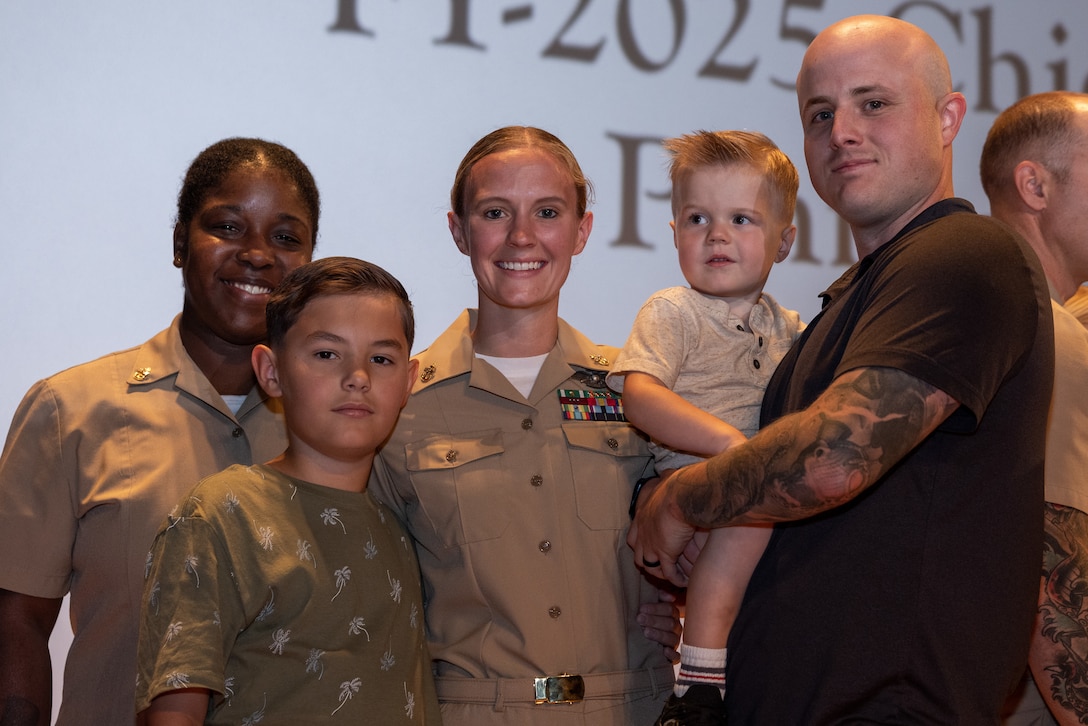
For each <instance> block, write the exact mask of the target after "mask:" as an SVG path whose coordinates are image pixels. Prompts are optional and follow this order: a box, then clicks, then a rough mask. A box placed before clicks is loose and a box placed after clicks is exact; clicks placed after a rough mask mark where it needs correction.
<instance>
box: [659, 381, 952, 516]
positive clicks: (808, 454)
mask: <svg viewBox="0 0 1088 726" xmlns="http://www.w3.org/2000/svg"><path fill="white" fill-rule="evenodd" d="M957 406H958V403H957V402H956V401H955V400H953V399H952V397H950V396H949V395H948V394H946V393H944V392H943V391H941V390H939V389H937V388H934V387H933V386H931V385H929V384H928V383H924V382H923V381H920V380H918V379H917V378H914V377H912V376H910V375H908V374H906V373H904V372H902V371H899V370H896V369H894V368H859V369H856V370H853V371H850V372H848V373H844V374H843V375H841V376H839V377H838V378H836V379H835V381H834V382H832V384H831V385H830V386H829V387H828V389H827V390H826V391H824V392H823V394H821V395H820V397H819V398H818V399H816V401H814V402H813V404H812V405H811V406H809V407H808V408H807V409H805V410H804V411H800V412H797V413H794V414H791V415H789V416H785V417H783V418H781V419H779V420H778V421H775V422H774V423H772V424H771V425H770V426H767V427H766V428H765V429H763V430H762V431H760V432H759V433H758V434H757V435H756V436H754V437H753V438H752V439H751V440H750V441H749V442H748V443H746V444H743V445H741V446H738V447H734V448H732V449H729V450H728V451H726V452H724V453H722V454H719V455H718V456H716V457H714V458H713V459H711V460H709V461H708V462H707V463H706V464H705V465H697V466H693V467H687V468H686V469H682V470H680V472H679V474H678V475H677V477H675V479H676V481H675V482H673V484H672V486H675V487H676V498H675V502H676V505H677V506H678V508H679V510H680V512H681V513H682V515H683V516H684V518H685V519H686V520H687V521H688V522H689V523H691V524H694V525H697V526H703V527H718V526H722V525H726V524H737V523H742V522H776V521H790V520H796V519H804V518H805V517H809V516H811V515H813V514H817V513H819V512H823V511H826V510H828V509H832V508H834V507H837V506H839V505H841V504H843V503H845V502H847V501H849V500H851V499H853V498H854V497H856V496H857V495H858V494H860V493H861V492H862V491H864V490H865V489H866V488H867V487H869V486H871V485H872V484H873V483H875V482H876V481H877V480H878V479H880V477H881V476H882V475H883V473H884V472H886V471H887V470H888V469H889V468H891V467H892V466H893V465H895V464H896V463H897V462H898V461H899V460H900V459H902V458H903V457H904V456H905V455H906V454H907V452H909V451H910V450H911V449H913V448H914V447H915V446H917V445H918V444H919V443H920V442H921V441H922V440H923V439H925V437H927V436H928V435H929V434H930V433H932V432H933V430H934V429H936V428H937V426H939V425H940V424H941V422H942V421H944V420H945V419H946V418H948V416H949V415H951V413H952V412H953V411H954V410H956V407H957Z"/></svg>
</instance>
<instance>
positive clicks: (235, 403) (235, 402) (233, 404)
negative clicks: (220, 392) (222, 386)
mask: <svg viewBox="0 0 1088 726" xmlns="http://www.w3.org/2000/svg"><path fill="white" fill-rule="evenodd" d="M245 400H246V396H223V401H224V402H225V403H226V404H227V408H229V409H230V412H231V413H233V414H234V415H235V416H237V415H238V409H240V408H241V407H242V403H243V402H244V401H245Z"/></svg>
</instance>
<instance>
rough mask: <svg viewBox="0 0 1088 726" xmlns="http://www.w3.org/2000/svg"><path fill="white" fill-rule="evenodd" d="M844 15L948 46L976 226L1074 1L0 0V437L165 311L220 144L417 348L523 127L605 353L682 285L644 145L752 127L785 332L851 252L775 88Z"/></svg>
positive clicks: (1059, 62)
mask: <svg viewBox="0 0 1088 726" xmlns="http://www.w3.org/2000/svg"><path fill="white" fill-rule="evenodd" d="M857 12H876V13H883V14H889V15H897V16H899V17H903V18H904V19H907V20H910V21H912V22H915V23H917V24H919V25H921V26H922V27H924V28H926V29H927V30H928V31H929V32H930V33H931V34H932V35H933V36H934V37H935V38H936V39H937V41H938V42H939V43H940V44H941V45H942V46H943V47H944V48H945V50H946V52H947V53H948V55H949V58H950V60H951V64H952V71H953V76H954V78H955V81H956V83H957V85H958V87H959V89H960V90H962V91H963V92H964V93H965V94H966V95H967V97H968V101H969V109H970V112H969V115H968V118H967V121H966V123H965V124H964V128H963V130H962V132H961V135H960V138H959V140H958V142H957V145H956V186H957V191H958V192H959V194H960V195H961V196H966V197H968V198H970V199H971V200H972V201H974V202H976V204H977V205H978V206H979V207H980V209H982V210H983V211H984V210H985V209H986V206H987V205H986V203H985V200H984V198H983V196H982V193H981V189H980V186H979V184H978V181H977V178H976V177H977V160H978V153H979V150H980V149H981V146H982V140H983V138H984V136H985V132H986V130H987V129H988V128H989V125H990V122H991V121H992V120H993V117H994V115H995V114H996V113H997V111H999V110H1000V109H1001V108H1004V107H1005V106H1007V105H1008V104H1009V103H1011V102H1012V101H1014V100H1015V99H1016V98H1018V97H1020V96H1022V95H1026V94H1028V93H1033V92H1038V91H1045V90H1052V89H1054V88H1068V89H1073V90H1085V87H1086V85H1088V37H1086V36H1088V4H1086V3H1085V2H1084V0H1037V1H1036V2H1022V1H1021V0H989V1H988V2H987V1H986V0H974V1H973V2H967V1H966V0H936V1H929V0H908V1H903V0H867V1H866V2H861V1H860V0H855V1H849V0H759V1H758V2H756V0H656V1H653V2H652V1H651V0H537V2H536V3H535V4H534V3H533V2H532V0H506V1H505V2H502V3H498V2H486V1H485V0H305V1H299V0H294V1H288V0H186V1H185V2H165V0H99V2H95V3H74V2H60V3H58V2H40V1H38V0H4V2H3V3H2V4H0V236H2V238H0V253H2V260H3V265H2V267H0V270H2V273H0V274H2V280H3V283H2V285H0V339H2V340H3V346H4V347H3V350H4V352H5V355H4V357H3V364H2V365H3V369H2V372H3V378H2V382H0V421H4V422H8V421H10V418H11V415H12V412H13V411H14V408H15V406H16V404H17V403H18V400H19V398H20V397H21V396H22V394H23V392H24V391H25V390H26V389H27V388H28V387H29V386H30V384H31V383H32V382H33V381H34V380H36V379H37V378H40V377H43V376H45V375H48V374H50V373H53V372H55V371H57V370H59V369H61V368H64V367H67V366H69V365H73V364H76V363H79V362H81V361H84V360H88V359H90V358H92V357H95V356H97V355H100V354H102V353H105V352H108V351H110V350H115V349H118V348H122V347H127V346H130V345H133V344H136V343H139V342H141V341H143V340H145V339H146V338H148V337H150V336H151V335H152V334H154V333H155V332H156V331H158V330H159V329H161V328H163V327H165V326H166V324H167V323H168V322H169V320H170V318H171V317H172V316H173V315H174V314H175V313H176V312H177V311H178V310H179V309H180V304H181V297H182V292H181V287H180V276H179V274H178V271H177V270H176V269H174V268H173V267H172V265H171V264H170V261H171V236H170V235H171V229H172V226H173V214H174V206H175V198H176V194H177V190H178V184H179V181H180V178H181V176H182V174H183V173H184V171H185V168H186V167H187V165H188V163H189V162H190V161H191V159H192V157H193V156H194V155H195V154H196V153H197V152H198V151H199V150H200V149H202V148H204V147H205V146H207V145H208V144H209V143H212V142H213V141H216V140H218V139H220V138H223V137H225V136H232V135H253V136H262V137H266V138H270V139H274V140H277V141H280V142H282V143H284V144H286V145H288V146H290V147H292V148H293V149H295V150H296V151H297V152H298V153H299V155H300V156H301V157H302V158H303V160H304V161H306V162H307V163H308V164H309V166H310V168H311V169H312V170H313V172H314V175H315V176H316V178H317V181H318V184H319V186H320V188H321V192H322V196H323V207H324V213H323V215H322V219H321V232H320V237H319V241H318V249H317V253H318V255H319V256H324V255H330V254H350V255H355V256H359V257H364V258H367V259H370V260H373V261H375V262H377V263H379V264H381V265H382V266H384V267H386V268H387V269H389V270H390V271H391V272H393V273H394V274H396V275H397V276H398V277H400V279H401V280H402V281H403V282H404V283H405V286H406V287H407V288H408V290H409V292H410V293H411V295H412V297H413V300H414V301H415V304H416V311H417V317H418V328H419V332H418V336H417V340H418V345H417V348H421V347H423V346H425V345H427V343H428V342H429V341H430V340H432V339H433V338H434V337H435V336H436V335H437V334H438V333H439V332H441V330H442V329H444V327H445V326H446V325H447V324H448V323H449V321H450V320H451V319H452V318H453V317H454V316H455V315H456V314H457V312H458V311H459V310H460V309H461V308H462V307H465V306H469V305H472V304H474V301H475V290H474V287H473V282H472V276H471V272H470V269H469V265H468V263H467V259H466V258H464V257H462V256H461V255H460V254H459V253H458V252H457V250H456V249H455V247H454V246H453V244H452V243H451V241H450V238H449V234H448V232H447V230H446V222H445V212H446V209H447V206H448V201H447V199H448V190H449V186H450V183H451V181H452V175H453V172H454V169H455V167H456V165H457V163H458V161H459V160H460V158H461V156H462V155H463V154H464V152H465V151H466V150H467V149H468V147H469V146H470V145H471V144H472V142H473V141H475V140H476V139H477V138H478V137H480V136H481V135H483V134H484V133H486V132H488V131H490V130H492V129H493V128H496V127H498V126H502V125H506V124H512V123H517V124H531V125H537V126H541V127H544V128H547V129H549V130H551V131H553V132H555V133H556V134H558V135H559V136H560V137H561V138H563V139H564V140H565V141H566V142H567V143H568V144H569V145H570V146H571V148H572V149H573V150H574V152H575V154H576V155H577V156H578V157H579V159H580V160H581V162H582V165H583V167H584V168H585V170H586V172H587V174H588V175H589V176H590V178H591V179H592V180H593V181H594V183H595V185H596V189H597V202H596V204H595V206H594V207H593V209H594V212H595V214H596V224H595V227H594V232H593V236H592V238H591V239H590V243H589V245H588V247H587V249H586V252H585V253H584V254H583V255H582V256H581V257H580V258H579V259H578V260H577V261H576V263H575V266H574V269H573V272H572V274H571V277H570V280H569V282H568V283H567V286H566V289H565V290H564V293H563V301H562V314H563V316H564V317H565V318H567V319H568V320H569V321H570V322H572V323H573V324H575V325H576V326H577V327H579V328H581V329H582V330H583V331H585V332H586V333H587V334H589V335H590V336H591V337H592V338H594V339H596V340H599V341H601V342H610V343H613V344H617V345H619V344H622V342H623V340H624V338H625V336H626V334H627V331H628V329H629V326H630V323H631V320H632V319H633V317H634V315H635V313H636V312H637V310H638V307H639V305H640V304H641V302H642V301H643V300H644V299H645V298H646V297H647V296H648V295H649V294H650V293H651V292H653V291H654V290H656V289H658V288H661V287H665V286H668V285H673V284H680V283H682V277H681V276H680V273H679V269H678V266H677V264H676V260H675V252H674V250H673V248H672V244H671V237H670V235H669V230H668V227H667V222H668V219H669V207H668V202H667V197H666V196H662V195H664V194H665V193H666V192H667V191H668V185H667V179H666V177H665V173H664V159H663V157H662V155H661V153H660V151H659V149H658V147H657V145H656V141H657V140H658V139H660V138H662V137H667V136H673V135H676V134H680V133H684V132H687V131H690V130H693V129H697V128H708V129H719V128H751V129H757V130H760V131H764V132H765V133H767V134H769V135H770V136H771V137H772V138H773V139H775V140H776V141H777V142H778V143H779V145H781V146H782V147H783V149H784V150H785V151H786V152H787V153H788V154H789V155H790V156H791V158H793V159H794V161H795V163H797V164H798V166H799V167H800V171H801V176H802V182H801V192H800V198H801V209H800V213H799V216H798V220H797V221H798V225H799V227H800V228H801V230H800V240H799V243H798V244H797V245H796V246H795V247H794V251H793V254H792V255H791V258H790V260H788V261H787V262H785V263H783V264H782V265H779V266H778V267H777V268H776V270H775V271H774V272H773V273H772V275H771V280H770V283H769V288H768V289H769V290H770V291H771V292H772V293H773V294H775V295H776V297H778V299H779V300H780V301H781V302H783V303H784V304H786V305H787V306H790V307H793V308H795V309H798V310H800V311H801V313H802V315H803V317H805V318H806V319H807V318H809V317H811V316H812V315H813V314H814V313H815V311H816V309H817V299H816V297H815V296H816V294H817V293H818V292H819V291H820V290H821V289H822V287H823V286H824V285H825V284H826V283H827V282H829V281H831V280H832V279H833V278H834V277H835V276H836V275H837V274H838V273H839V272H840V271H841V269H842V268H843V266H844V265H845V264H846V263H847V262H848V261H849V260H850V258H851V257H852V249H851V248H850V245H849V239H848V237H847V235H846V233H845V232H844V231H843V230H842V229H841V228H840V227H839V226H838V224H837V222H836V220H835V217H834V215H833V214H831V213H830V211H828V210H827V209H826V208H825V207H824V206H823V205H822V203H821V202H820V201H819V199H818V198H817V197H816V195H815V194H814V193H813V192H812V190H811V187H810V186H809V184H808V181H807V174H806V173H805V170H804V168H803V167H804V161H803V157H802V155H801V143H800V142H801V138H800V127H799V122H798V118H797V109H796V101H795V97H794V95H793V90H792V82H793V78H794V76H795V75H796V72H797V68H798V66H799V63H800V60H801V56H802V54H803V52H804V49H805V45H806V44H807V41H808V39H809V38H810V37H811V35H812V34H813V33H815V32H816V31H818V30H820V29H821V28H823V27H824V26H826V25H827V24H829V23H831V22H833V21H834V20H837V19H839V18H841V17H844V16H846V15H850V14H853V13H857ZM843 250H845V251H846V252H845V253H844V252H843ZM0 556H3V557H10V556H13V555H12V553H0ZM62 617H63V616H62ZM61 630H64V628H61ZM63 646H64V638H61V639H60V643H59V644H58V647H59V648H62V647H63Z"/></svg>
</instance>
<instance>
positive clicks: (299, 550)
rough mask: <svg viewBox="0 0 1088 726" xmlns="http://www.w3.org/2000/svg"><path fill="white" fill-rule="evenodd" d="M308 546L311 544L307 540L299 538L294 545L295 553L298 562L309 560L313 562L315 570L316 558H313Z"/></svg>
mask: <svg viewBox="0 0 1088 726" xmlns="http://www.w3.org/2000/svg"><path fill="white" fill-rule="evenodd" d="M310 547H311V545H310V543H309V542H307V541H306V540H304V539H300V540H299V541H298V544H297V545H295V554H297V555H298V561H299V562H305V561H306V560H309V561H310V562H311V563H312V564H313V566H314V569H315V570H316V569H317V560H316V559H314V553H313V552H310Z"/></svg>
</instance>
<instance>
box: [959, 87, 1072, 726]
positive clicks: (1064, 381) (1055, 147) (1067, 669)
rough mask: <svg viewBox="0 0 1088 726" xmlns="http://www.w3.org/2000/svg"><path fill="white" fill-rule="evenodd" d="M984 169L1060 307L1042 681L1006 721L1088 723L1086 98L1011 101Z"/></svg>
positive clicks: (1049, 451)
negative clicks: (1079, 300)
mask: <svg viewBox="0 0 1088 726" xmlns="http://www.w3.org/2000/svg"><path fill="white" fill-rule="evenodd" d="M980 169H981V175H982V187H983V189H984V190H985V191H986V195H987V196H988V197H989V198H990V210H991V214H993V216H994V217H996V218H997V219H1000V220H1001V221H1003V222H1005V223H1006V224H1008V225H1009V226H1010V227H1012V228H1013V229H1015V230H1016V231H1017V232H1019V233H1020V234H1021V235H1022V236H1023V237H1024V239H1025V240H1027V242H1028V244H1030V245H1031V247H1032V249H1033V250H1035V253H1036V254H1037V255H1038V256H1039V260H1040V262H1041V263H1042V265H1043V271H1044V272H1045V273H1046V278H1047V282H1048V284H1049V285H1050V296H1051V300H1052V304H1053V307H1054V358H1055V368H1054V395H1053V398H1052V401H1051V408H1050V420H1049V422H1048V424H1047V437H1046V479H1045V495H1044V496H1045V498H1046V504H1045V507H1044V520H1043V522H1044V541H1043V568H1042V577H1041V578H1040V581H1039V592H1038V613H1037V615H1036V621H1035V631H1034V635H1033V638H1032V643H1031V653H1030V658H1029V663H1030V666H1031V668H1030V672H1031V676H1032V677H1031V678H1028V679H1026V681H1025V684H1024V687H1025V690H1024V693H1023V694H1022V695H1021V696H1020V697H1019V699H1018V700H1017V701H1016V704H1015V713H1014V714H1013V715H1012V716H1010V717H1009V718H1008V719H1007V720H1006V724H1008V726H1021V725H1024V726H1026V725H1027V724H1046V723H1061V724H1080V723H1083V721H1082V719H1083V718H1085V717H1088V701H1086V700H1085V699H1084V697H1083V696H1082V695H1080V694H1082V693H1083V692H1084V690H1085V688H1086V687H1088V661H1086V660H1085V656H1086V655H1088V626H1086V623H1088V600H1085V599H1084V593H1085V592H1088V330H1086V329H1085V328H1084V326H1083V325H1081V323H1080V322H1079V321H1078V320H1077V319H1076V318H1074V317H1073V316H1072V315H1071V314H1070V313H1069V312H1067V311H1066V310H1065V308H1063V307H1062V303H1064V302H1066V301H1067V300H1069V299H1071V298H1072V297H1073V296H1074V295H1075V294H1076V293H1077V292H1078V291H1079V290H1082V289H1083V288H1081V287H1080V285H1081V284H1082V283H1083V282H1085V281H1086V280H1088V195H1086V194H1085V189H1088V95H1085V94H1083V93H1067V92H1055V93H1041V94H1038V95H1035V96H1028V97H1027V98H1024V99H1021V100H1020V101H1018V102H1016V103H1015V104H1013V105H1012V106H1010V107H1009V108H1008V109H1006V110H1005V111H1003V112H1002V113H1001V114H1000V115H999V116H998V117H997V119H996V120H995V121H994V125H993V127H992V128H991V129H990V133H989V135H988V136H987V137H986V143H985V145H984V146H983V148H982V162H981V164H980ZM1036 686H1038V688H1036Z"/></svg>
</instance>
